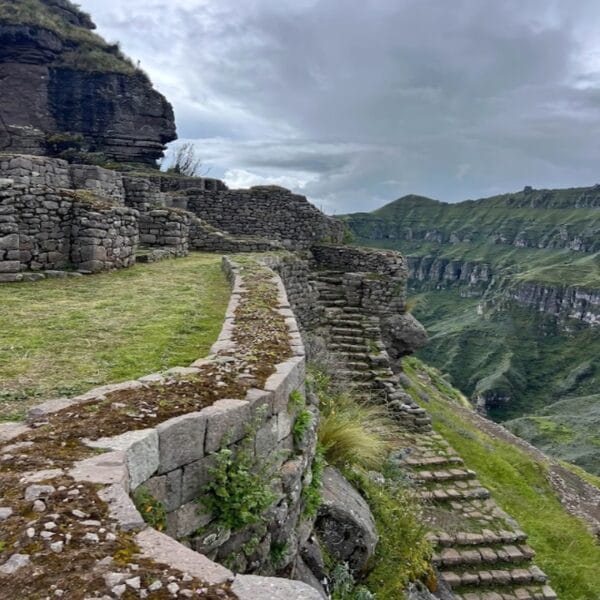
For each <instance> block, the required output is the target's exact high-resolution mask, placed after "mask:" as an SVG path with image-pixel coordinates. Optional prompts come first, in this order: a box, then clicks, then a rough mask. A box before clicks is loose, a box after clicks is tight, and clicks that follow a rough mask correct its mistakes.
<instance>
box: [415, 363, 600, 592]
mask: <svg viewBox="0 0 600 600" xmlns="http://www.w3.org/2000/svg"><path fill="white" fill-rule="evenodd" d="M404 365H405V371H406V374H407V375H408V376H409V377H410V379H411V381H412V382H413V384H414V389H415V391H416V390H417V389H419V388H421V389H422V390H423V391H426V392H427V394H428V395H429V398H430V401H429V402H428V403H426V405H425V406H426V408H427V410H428V411H429V412H430V414H431V415H432V417H433V421H434V427H435V429H436V430H437V431H438V432H439V433H440V434H442V435H443V436H444V438H445V439H446V440H448V442H449V443H450V444H451V445H452V446H453V447H454V449H455V450H456V451H457V452H458V453H459V454H460V456H461V457H462V458H463V459H464V461H465V463H466V465H467V467H469V468H471V469H473V470H475V471H477V474H478V478H479V480H480V481H481V482H482V484H483V485H484V486H485V487H487V488H488V489H489V490H490V491H491V492H492V495H493V497H494V499H495V500H496V502H498V504H499V505H500V506H501V507H502V508H503V509H504V510H506V511H507V512H508V513H509V514H510V515H511V516H513V517H514V518H515V519H517V521H518V522H519V524H520V525H521V527H522V528H523V530H524V531H525V532H527V533H528V534H529V538H530V542H531V545H532V546H533V548H534V549H535V550H536V552H537V557H536V562H537V564H539V566H540V567H541V568H542V569H543V570H544V571H546V573H547V574H548V575H549V576H550V578H551V583H552V586H553V587H554V588H555V590H556V592H557V593H558V596H559V598H561V600H598V599H599V598H600V568H599V566H600V546H598V544H597V543H596V542H595V541H594V538H593V536H592V535H591V534H590V533H589V532H588V531H587V530H586V529H585V527H584V525H583V524H582V523H581V522H580V521H579V520H578V519H576V518H575V517H572V516H571V515H569V514H568V513H567V512H566V511H565V509H564V508H563V507H562V505H561V504H560V502H559V500H558V498H557V496H556V494H555V493H554V491H553V490H552V488H551V486H550V484H549V483H548V480H547V478H546V473H547V467H546V465H545V464H543V463H540V462H539V461H538V460H536V459H535V458H534V457H532V456H531V455H529V454H528V453H526V452H524V451H523V450H521V449H520V448H518V447H516V446H513V445H512V444H510V443H508V442H505V441H503V440H501V439H498V438H495V437H492V436H490V435H488V434H486V433H484V432H483V431H481V430H480V429H479V428H477V427H476V426H475V425H474V424H473V423H471V422H470V421H469V420H468V418H466V417H465V416H464V414H463V413H462V412H461V411H460V410H458V409H457V408H456V394H455V393H454V390H452V388H450V386H448V384H447V383H446V382H444V380H443V379H442V378H441V377H439V375H437V374H436V372H435V371H434V370H433V369H428V368H426V367H424V365H423V364H422V363H421V362H420V361H418V360H417V359H414V358H409V359H405V361H404ZM419 371H426V372H427V373H428V375H429V376H430V377H431V378H432V380H433V384H427V383H425V382H424V381H423V380H422V379H420V378H419V376H418V372H419ZM411 391H413V390H412V389H411ZM415 398H418V396H417V394H416V393H415Z"/></svg>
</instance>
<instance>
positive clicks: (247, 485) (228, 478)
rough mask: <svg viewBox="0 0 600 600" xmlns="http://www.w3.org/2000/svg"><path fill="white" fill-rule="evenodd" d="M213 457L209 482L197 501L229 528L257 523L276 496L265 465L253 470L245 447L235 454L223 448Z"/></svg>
mask: <svg viewBox="0 0 600 600" xmlns="http://www.w3.org/2000/svg"><path fill="white" fill-rule="evenodd" d="M215 456H216V464H215V466H214V467H213V468H212V469H210V470H209V473H210V475H211V481H210V483H208V484H207V485H206V487H205V488H204V490H203V491H204V494H203V495H202V497H201V498H200V499H199V502H201V503H202V504H203V505H204V507H205V508H206V509H207V510H208V511H210V512H211V513H212V514H213V515H214V517H215V519H216V521H217V522H218V523H219V524H221V525H223V526H225V527H228V528H229V529H231V530H233V531H235V530H238V529H241V528H242V527H245V526H246V525H250V524H252V523H257V522H259V521H260V520H261V518H262V514H263V512H264V511H265V510H266V509H267V508H268V507H269V506H271V504H272V503H273V502H274V500H275V498H276V496H275V494H274V493H273V491H272V490H271V487H270V485H269V484H270V480H269V477H268V475H267V468H268V467H264V468H263V469H261V470H259V471H258V472H256V465H255V464H253V463H254V461H253V459H252V457H251V454H250V452H249V450H248V449H247V448H242V449H240V450H238V452H237V453H235V454H234V452H233V451H232V450H230V449H229V448H223V449H222V450H219V452H217V453H216V455H215Z"/></svg>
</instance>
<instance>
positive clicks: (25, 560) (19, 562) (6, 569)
mask: <svg viewBox="0 0 600 600" xmlns="http://www.w3.org/2000/svg"><path fill="white" fill-rule="evenodd" d="M30 560H31V559H30V557H29V555H27V554H13V555H12V556H11V557H10V558H9V559H8V560H7V561H6V562H5V563H4V564H3V565H1V566H0V575H3V576H7V575H13V574H14V573H16V572H17V571H18V570H19V569H21V568H23V567H25V566H27V565H28V564H29V562H30Z"/></svg>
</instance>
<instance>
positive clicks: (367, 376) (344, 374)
mask: <svg viewBox="0 0 600 600" xmlns="http://www.w3.org/2000/svg"><path fill="white" fill-rule="evenodd" d="M339 376H340V378H341V379H349V380H352V381H354V380H361V381H366V380H369V381H371V380H372V377H371V373H370V372H369V371H349V370H348V369H341V370H340V371H339Z"/></svg>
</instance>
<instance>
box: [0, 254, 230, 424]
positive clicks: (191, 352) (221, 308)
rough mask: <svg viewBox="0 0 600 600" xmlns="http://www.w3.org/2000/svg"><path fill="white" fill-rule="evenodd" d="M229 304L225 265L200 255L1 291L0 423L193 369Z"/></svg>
mask: <svg viewBox="0 0 600 600" xmlns="http://www.w3.org/2000/svg"><path fill="white" fill-rule="evenodd" d="M228 297H229V286H228V284H227V282H226V280H225V277H224V275H223V273H222V272H221V268H220V257H218V256H215V255H203V254H194V255H191V256H189V257H187V258H183V259H178V260H176V261H163V262H158V263H154V264H151V265H143V266H142V265H137V266H135V267H132V268H131V269H124V270H121V271H116V272H113V273H107V274H101V275H94V276H91V277H83V278H68V279H46V280H43V281H39V282H35V283H19V284H16V285H5V286H2V287H0V330H1V331H2V339H3V344H2V346H0V389H1V390H2V392H1V396H0V415H1V416H2V417H4V418H18V417H19V416H20V415H21V414H22V412H23V410H25V409H26V407H27V406H28V405H31V404H39V403H40V402H41V401H42V400H44V399H48V398H53V397H58V396H61V395H68V396H71V395H75V394H77V393H81V392H84V391H86V390H88V389H90V388H92V387H94V386H97V385H102V384H106V383H112V382H117V381H122V380H127V379H131V378H135V377H140V376H141V375H144V374H146V373H151V372H152V371H156V370H159V369H166V368H170V367H173V366H177V365H188V364H189V363H191V362H193V361H194V360H196V359H197V358H199V357H202V356H204V355H205V354H206V353H207V351H208V349H209V347H210V345H211V344H212V343H213V342H214V340H215V339H216V338H217V336H218V333H219V331H220V329H221V325H222V322H223V317H224V313H225V307H226V304H227V300H228Z"/></svg>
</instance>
